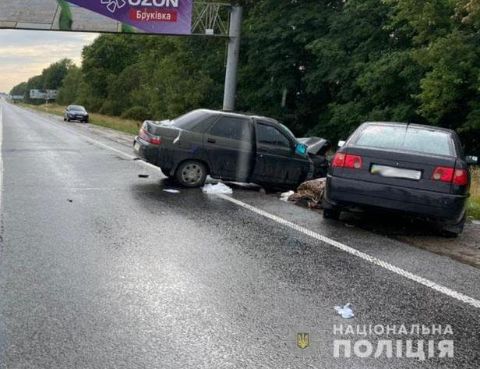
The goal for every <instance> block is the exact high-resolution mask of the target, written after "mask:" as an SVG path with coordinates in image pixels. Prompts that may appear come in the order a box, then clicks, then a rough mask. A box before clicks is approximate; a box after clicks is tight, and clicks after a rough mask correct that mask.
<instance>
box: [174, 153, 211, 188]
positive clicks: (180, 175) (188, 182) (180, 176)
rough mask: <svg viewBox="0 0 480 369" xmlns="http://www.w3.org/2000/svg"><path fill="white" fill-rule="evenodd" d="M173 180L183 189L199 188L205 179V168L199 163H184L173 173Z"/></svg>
mask: <svg viewBox="0 0 480 369" xmlns="http://www.w3.org/2000/svg"><path fill="white" fill-rule="evenodd" d="M175 179H176V180H177V182H178V183H179V184H180V185H182V186H183V187H188V188H195V187H201V186H203V185H204V184H205V180H206V179H207V167H206V166H205V164H203V163H201V162H199V161H195V160H188V161H184V162H183V163H181V164H180V165H179V166H178V168H177V170H176V171H175Z"/></svg>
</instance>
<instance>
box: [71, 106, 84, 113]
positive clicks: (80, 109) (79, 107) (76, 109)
mask: <svg viewBox="0 0 480 369" xmlns="http://www.w3.org/2000/svg"><path fill="white" fill-rule="evenodd" d="M70 110H72V111H81V112H85V108H84V107H83V106H78V105H72V106H70Z"/></svg>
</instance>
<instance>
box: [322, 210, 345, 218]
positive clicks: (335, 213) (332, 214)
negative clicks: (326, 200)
mask: <svg viewBox="0 0 480 369" xmlns="http://www.w3.org/2000/svg"><path fill="white" fill-rule="evenodd" d="M340 213H341V210H340V209H338V208H330V209H323V219H332V220H339V219H340Z"/></svg>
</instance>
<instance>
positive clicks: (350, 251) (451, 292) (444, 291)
mask: <svg viewBox="0 0 480 369" xmlns="http://www.w3.org/2000/svg"><path fill="white" fill-rule="evenodd" d="M218 196H219V197H221V198H222V199H224V200H226V201H229V202H231V203H233V204H235V205H238V206H240V207H242V208H245V209H247V210H250V211H252V212H254V213H256V214H258V215H261V216H263V217H265V218H268V219H270V220H273V221H275V222H277V223H279V224H282V225H284V226H286V227H289V228H291V229H293V230H295V231H297V232H301V233H303V234H305V235H307V236H309V237H312V238H314V239H316V240H318V241H321V242H323V243H326V244H328V245H330V246H333V247H335V248H337V249H339V250H342V251H344V252H346V253H348V254H350V255H354V256H356V257H358V258H360V259H363V260H365V261H367V262H369V263H371V264H374V265H376V266H379V267H381V268H383V269H386V270H388V271H390V272H393V273H395V274H398V275H400V276H402V277H404V278H407V279H409V280H411V281H414V282H417V283H419V284H421V285H424V286H426V287H428V288H431V289H432V290H435V291H437V292H440V293H442V294H444V295H446V296H449V297H452V298H454V299H456V300H458V301H460V302H463V303H465V304H469V305H471V306H473V307H476V308H480V301H479V300H476V299H474V298H472V297H469V296H467V295H464V294H462V293H460V292H457V291H454V290H451V289H450V288H447V287H444V286H442V285H439V284H437V283H435V282H432V281H430V280H428V279H426V278H423V277H420V276H417V275H415V274H413V273H410V272H407V271H406V270H404V269H401V268H399V267H396V266H395V265H392V264H390V263H387V262H385V261H383V260H381V259H378V258H376V257H373V256H370V255H368V254H365V253H364V252H361V251H358V250H357V249H354V248H353V247H350V246H347V245H345V244H343V243H340V242H338V241H335V240H332V239H331V238H328V237H325V236H322V235H321V234H319V233H316V232H313V231H311V230H309V229H307V228H304V227H301V226H299V225H297V224H295V223H292V222H289V221H288V220H285V219H283V218H280V217H278V216H276V215H273V214H270V213H268V212H266V211H264V210H261V209H258V208H256V207H254V206H252V205H249V204H246V203H244V202H242V201H240V200H237V199H234V198H232V197H230V196H227V195H218Z"/></svg>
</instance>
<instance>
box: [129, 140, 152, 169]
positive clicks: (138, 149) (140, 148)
mask: <svg viewBox="0 0 480 369" xmlns="http://www.w3.org/2000/svg"><path fill="white" fill-rule="evenodd" d="M133 152H134V153H135V155H137V156H138V157H139V158H140V159H143V160H145V161H146V162H148V163H151V164H153V165H157V160H158V146H155V145H152V144H149V143H148V142H145V141H143V140H142V139H140V138H139V137H135V139H134V141H133Z"/></svg>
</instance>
